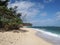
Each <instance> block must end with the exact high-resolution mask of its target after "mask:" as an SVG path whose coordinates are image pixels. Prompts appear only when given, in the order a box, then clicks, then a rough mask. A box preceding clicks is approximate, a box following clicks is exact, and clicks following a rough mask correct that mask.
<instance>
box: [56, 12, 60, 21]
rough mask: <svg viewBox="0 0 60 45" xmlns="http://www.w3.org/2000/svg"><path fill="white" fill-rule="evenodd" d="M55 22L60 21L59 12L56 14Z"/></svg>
mask: <svg viewBox="0 0 60 45" xmlns="http://www.w3.org/2000/svg"><path fill="white" fill-rule="evenodd" d="M56 20H60V11H58V12H56Z"/></svg>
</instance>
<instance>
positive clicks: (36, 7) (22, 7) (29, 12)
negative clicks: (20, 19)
mask: <svg viewBox="0 0 60 45" xmlns="http://www.w3.org/2000/svg"><path fill="white" fill-rule="evenodd" d="M14 6H17V7H18V8H17V13H22V15H23V16H24V15H26V17H27V20H30V19H32V18H33V17H34V16H36V15H37V14H38V13H40V9H44V5H43V4H41V3H33V2H29V1H16V2H15V3H9V5H8V8H10V7H14Z"/></svg>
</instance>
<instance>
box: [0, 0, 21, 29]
mask: <svg viewBox="0 0 60 45" xmlns="http://www.w3.org/2000/svg"><path fill="white" fill-rule="evenodd" d="M8 1H9V0H0V28H4V29H5V30H9V29H19V27H20V24H22V20H21V18H20V17H21V13H18V14H17V13H16V8H17V7H15V8H9V9H8V7H7V5H8Z"/></svg>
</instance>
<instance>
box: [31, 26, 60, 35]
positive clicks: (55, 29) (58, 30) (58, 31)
mask: <svg viewBox="0 0 60 45" xmlns="http://www.w3.org/2000/svg"><path fill="white" fill-rule="evenodd" d="M32 28H36V29H42V30H44V31H48V32H51V33H55V34H60V27H39V26H34V27H32Z"/></svg>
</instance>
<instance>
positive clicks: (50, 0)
mask: <svg viewBox="0 0 60 45" xmlns="http://www.w3.org/2000/svg"><path fill="white" fill-rule="evenodd" d="M43 1H44V3H50V2H52V1H53V0H43Z"/></svg>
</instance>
